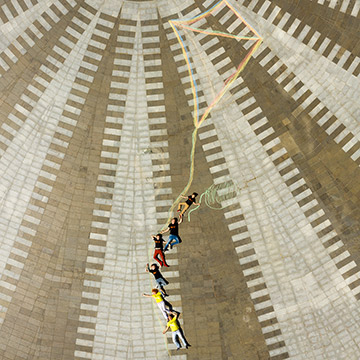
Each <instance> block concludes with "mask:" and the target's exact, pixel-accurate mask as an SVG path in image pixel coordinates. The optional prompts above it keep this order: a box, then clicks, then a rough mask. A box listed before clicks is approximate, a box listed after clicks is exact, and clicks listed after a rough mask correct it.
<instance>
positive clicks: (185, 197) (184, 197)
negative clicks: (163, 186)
mask: <svg viewBox="0 0 360 360" xmlns="http://www.w3.org/2000/svg"><path fill="white" fill-rule="evenodd" d="M180 197H182V198H183V199H187V198H188V197H187V196H182V195H180Z"/></svg>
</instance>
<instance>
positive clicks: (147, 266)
mask: <svg viewBox="0 0 360 360" xmlns="http://www.w3.org/2000/svg"><path fill="white" fill-rule="evenodd" d="M149 270H150V269H149V263H147V264H146V268H145V271H146V272H149Z"/></svg>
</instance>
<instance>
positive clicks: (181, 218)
mask: <svg viewBox="0 0 360 360" xmlns="http://www.w3.org/2000/svg"><path fill="white" fill-rule="evenodd" d="M182 222H183V217H182V216H181V217H179V220H178V225H180V224H181V223H182Z"/></svg>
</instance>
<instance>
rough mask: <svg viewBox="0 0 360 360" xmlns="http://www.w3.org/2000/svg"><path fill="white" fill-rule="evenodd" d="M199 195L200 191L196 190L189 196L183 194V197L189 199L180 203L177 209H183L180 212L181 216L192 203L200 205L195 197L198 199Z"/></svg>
mask: <svg viewBox="0 0 360 360" xmlns="http://www.w3.org/2000/svg"><path fill="white" fill-rule="evenodd" d="M197 196H198V193H196V192H194V193H192V194H191V195H189V196H188V197H186V196H182V195H181V197H182V198H183V199H187V200H186V201H185V202H181V203H179V205H178V209H177V211H181V212H180V215H179V217H180V218H181V217H182V216H183V215H184V213H185V211H186V210H187V209H188V208H189V207H190V206H191V205H192V204H194V205H200V204H198V203H196V202H195V199H196V197H197ZM181 208H183V209H182V210H181Z"/></svg>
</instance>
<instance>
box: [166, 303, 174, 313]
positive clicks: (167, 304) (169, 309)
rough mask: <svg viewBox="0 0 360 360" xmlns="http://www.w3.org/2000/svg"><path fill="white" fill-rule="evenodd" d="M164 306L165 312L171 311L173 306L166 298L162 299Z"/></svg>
mask: <svg viewBox="0 0 360 360" xmlns="http://www.w3.org/2000/svg"><path fill="white" fill-rule="evenodd" d="M164 307H165V311H167V312H171V311H173V306H172V305H171V304H170V303H169V302H168V301H167V300H164Z"/></svg>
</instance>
